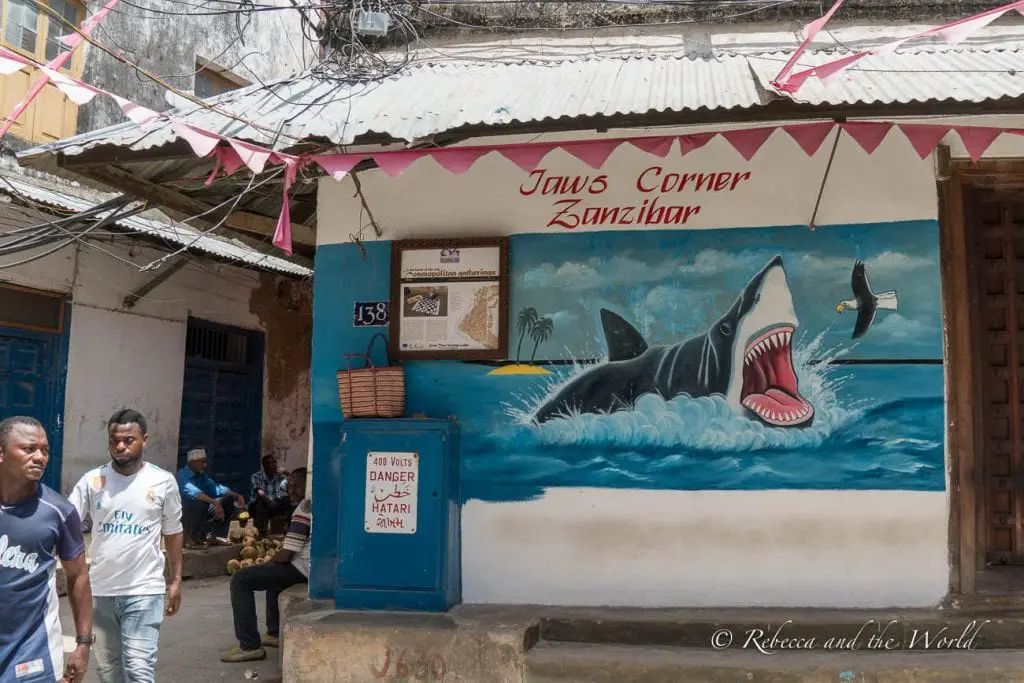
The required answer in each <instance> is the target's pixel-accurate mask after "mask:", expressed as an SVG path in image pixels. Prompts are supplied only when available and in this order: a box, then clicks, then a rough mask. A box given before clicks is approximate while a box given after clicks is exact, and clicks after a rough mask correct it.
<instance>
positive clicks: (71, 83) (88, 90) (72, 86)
mask: <svg viewBox="0 0 1024 683" xmlns="http://www.w3.org/2000/svg"><path fill="white" fill-rule="evenodd" d="M39 70H40V71H42V72H43V73H44V74H46V76H47V77H48V78H49V79H50V80H51V81H53V83H54V85H56V86H57V89H58V90H60V91H61V92H62V93H64V94H65V95H67V96H68V99H69V100H71V101H72V102H74V103H75V104H77V105H79V106H81V105H83V104H87V103H88V102H90V101H91V100H92V98H94V97H96V96H97V95H99V94H101V93H102V92H103V91H102V90H98V89H96V88H94V87H92V86H91V85H86V84H85V83H82V82H81V81H76V80H75V79H73V78H70V77H68V76H65V75H64V74H62V73H61V72H59V71H54V70H53V69H48V68H46V67H45V66H41V67H39Z"/></svg>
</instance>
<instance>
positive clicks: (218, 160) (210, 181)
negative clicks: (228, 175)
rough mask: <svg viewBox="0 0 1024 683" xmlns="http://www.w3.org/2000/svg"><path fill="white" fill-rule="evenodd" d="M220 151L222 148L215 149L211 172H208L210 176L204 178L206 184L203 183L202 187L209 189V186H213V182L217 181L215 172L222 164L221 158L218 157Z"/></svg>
mask: <svg viewBox="0 0 1024 683" xmlns="http://www.w3.org/2000/svg"><path fill="white" fill-rule="evenodd" d="M221 149H223V148H222V147H218V148H217V152H216V154H215V155H214V161H213V170H212V171H210V175H209V176H207V177H206V182H205V183H203V187H209V186H210V185H212V184H213V181H214V180H216V179H217V171H219V170H220V167H221V163H222V162H221V157H220V150H221Z"/></svg>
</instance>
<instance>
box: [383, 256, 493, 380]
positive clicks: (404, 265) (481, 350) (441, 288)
mask: <svg viewBox="0 0 1024 683" xmlns="http://www.w3.org/2000/svg"><path fill="white" fill-rule="evenodd" d="M508 288H509V284H508V238H507V237H494V238H469V239H444V240H440V239H438V240H397V241H395V242H393V243H392V245H391V320H390V332H391V335H390V346H391V348H390V355H391V357H392V358H396V359H403V360H415V359H420V360H502V359H504V358H507V357H508V296H509V292H508Z"/></svg>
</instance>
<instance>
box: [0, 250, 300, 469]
mask: <svg viewBox="0 0 1024 683" xmlns="http://www.w3.org/2000/svg"><path fill="white" fill-rule="evenodd" d="M99 249H103V250H105V251H106V252H109V253H103V252H101V251H100V250H99ZM164 253H166V252H159V251H156V250H155V249H152V248H150V247H148V246H145V245H144V244H143V243H141V242H138V241H134V240H119V241H118V242H117V243H114V242H109V243H101V244H99V245H96V246H93V247H81V248H80V249H79V250H78V252H77V256H76V252H75V250H74V249H71V248H68V249H64V250H62V251H60V252H58V253H56V254H54V255H53V256H50V257H47V258H44V259H40V260H38V261H35V262H33V263H31V264H28V265H26V266H24V267H20V268H15V269H7V270H4V271H3V272H2V273H0V280H2V281H4V282H12V283H17V284H22V285H25V286H31V287H35V288H38V289H45V290H49V291H60V292H66V293H68V294H69V295H71V297H72V317H71V333H70V352H69V359H68V368H67V388H66V399H65V406H64V441H63V446H64V448H63V452H64V455H63V458H64V460H63V465H62V472H61V481H62V486H63V487H64V488H65V489H66V488H67V487H69V486H72V485H74V483H75V481H76V480H77V478H78V477H79V476H81V474H82V473H83V472H84V471H85V470H87V469H88V468H89V467H91V466H94V465H96V464H97V463H101V462H103V461H104V459H105V458H106V441H105V431H104V428H105V424H106V419H107V418H108V417H109V416H110V415H111V414H112V413H113V412H114V411H115V410H117V409H118V408H122V407H125V406H133V407H135V408H137V409H138V410H140V411H141V412H142V413H143V414H144V415H146V417H147V419H148V420H149V423H150V432H151V436H150V443H149V451H148V457H149V458H151V459H152V461H153V462H155V463H157V464H159V465H161V466H162V467H167V468H174V467H175V466H176V463H177V447H178V429H179V420H180V417H181V400H182V381H183V373H184V352H185V332H186V321H187V319H188V317H189V316H193V317H196V318H201V319H204V320H209V321H212V322H217V323H222V324H226V325H234V326H237V327H242V328H246V329H259V330H264V331H265V333H266V340H267V357H266V365H265V367H264V378H265V386H264V392H263V394H264V399H263V446H264V452H265V451H266V450H271V451H273V452H276V453H279V454H281V456H282V458H283V461H284V464H285V465H286V466H288V467H296V466H299V465H302V464H304V463H305V462H306V460H307V448H308V439H309V436H308V433H307V429H308V419H309V412H308V411H309V386H308V379H307V378H308V367H309V365H308V353H309V351H308V334H309V333H308V327H309V322H308V321H309V316H310V313H309V311H308V309H307V310H305V311H303V310H302V307H303V306H305V305H307V303H306V302H305V300H303V299H302V297H301V296H294V295H285V296H282V297H279V296H278V294H277V292H278V282H277V278H276V277H272V276H269V275H267V276H261V275H259V274H256V273H253V272H251V271H248V270H244V269H240V268H235V267H232V266H228V265H220V264H216V263H212V262H210V261H207V260H199V261H197V260H193V261H192V263H190V265H188V266H186V267H185V268H184V269H183V270H181V271H179V272H177V273H175V274H174V275H172V276H171V277H170V278H169V279H168V280H167V281H166V282H164V283H162V284H161V285H160V286H158V287H157V288H156V289H154V290H153V291H152V292H151V293H150V294H149V296H147V297H146V298H145V299H143V300H141V301H139V302H138V303H137V304H136V306H135V307H134V308H133V309H130V310H129V309H126V308H124V306H123V300H124V297H125V294H127V293H128V292H130V291H132V290H133V289H135V288H137V287H138V286H139V285H141V284H142V283H144V282H146V280H147V279H148V278H149V277H152V274H151V273H140V272H139V271H138V269H137V268H133V267H131V266H128V265H126V264H125V263H122V262H120V261H119V260H118V259H124V260H127V261H131V262H134V263H136V264H140V265H141V264H145V263H148V262H150V261H153V260H155V259H156V258H159V257H160V256H161V255H162V254H164ZM290 288H291V286H290V285H289V286H285V287H284V288H283V289H284V291H285V292H287V291H288V290H289V289H290ZM299 289H300V291H301V286H300V287H299ZM276 301H281V302H282V305H283V307H284V309H285V310H284V312H281V313H275V312H274V305H275V302H276ZM289 306H290V307H291V310H289V308H288V307H289ZM303 320H305V323H303ZM303 339H305V348H304V347H303ZM293 344H294V346H293ZM254 459H255V460H256V461H258V456H256V457H255V458H254ZM257 466H258V465H257V463H256V462H254V463H253V470H254V471H255V469H256V467H257Z"/></svg>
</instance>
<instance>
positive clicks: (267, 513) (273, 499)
mask: <svg viewBox="0 0 1024 683" xmlns="http://www.w3.org/2000/svg"><path fill="white" fill-rule="evenodd" d="M261 464H262V465H263V469H261V470H260V471H259V472H257V473H256V474H254V475H252V497H251V498H250V499H249V500H250V502H249V514H251V515H252V521H253V524H255V525H256V530H257V531H259V532H260V535H263V536H266V534H267V526H268V525H269V524H270V518H271V517H281V516H291V514H292V511H293V510H294V509H295V504H296V503H298V501H299V500H301V498H299V499H296V500H295V503H293V502H292V500H291V499H290V498H289V497H288V476H287V475H286V474H285V473H284V472H281V471H280V470H279V469H278V467H277V458H275V457H274V456H273V455H271V454H269V453H268V454H267V455H264V456H263V460H262V461H261Z"/></svg>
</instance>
